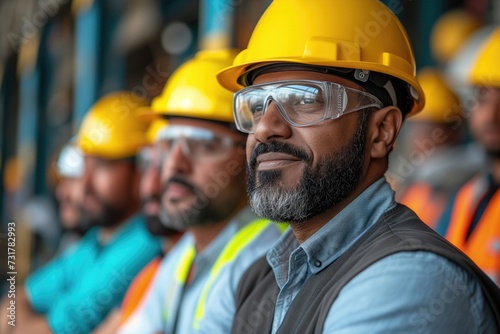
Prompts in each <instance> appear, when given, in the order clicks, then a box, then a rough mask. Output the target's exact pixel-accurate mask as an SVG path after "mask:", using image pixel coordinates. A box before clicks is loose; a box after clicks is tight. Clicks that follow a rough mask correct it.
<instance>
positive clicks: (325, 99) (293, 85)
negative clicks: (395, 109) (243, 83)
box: [234, 80, 383, 133]
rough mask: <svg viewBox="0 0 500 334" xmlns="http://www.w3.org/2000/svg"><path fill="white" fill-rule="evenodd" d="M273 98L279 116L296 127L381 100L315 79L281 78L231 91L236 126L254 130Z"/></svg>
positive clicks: (358, 91) (251, 131)
mask: <svg viewBox="0 0 500 334" xmlns="http://www.w3.org/2000/svg"><path fill="white" fill-rule="evenodd" d="M271 102H274V103H275V105H276V107H277V108H278V110H279V113H280V114H281V116H282V117H283V118H284V119H285V120H286V121H287V122H288V123H289V124H291V125H293V126H295V127H304V126H309V125H312V124H316V123H319V122H323V121H325V120H329V119H336V118H339V117H340V116H342V115H345V114H348V113H351V112H354V111H358V110H362V109H365V108H370V107H375V108H379V109H380V108H382V107H383V104H382V102H380V100H379V99H378V98H376V97H375V96H373V95H372V94H370V93H367V92H363V91H360V90H357V89H353V88H348V87H344V86H342V85H339V84H336V83H333V82H328V81H317V80H283V81H276V82H272V83H264V84H260V85H252V86H249V87H246V88H243V89H242V90H240V91H238V92H237V93H236V94H235V95H234V116H235V121H236V126H237V127H238V130H240V131H242V132H246V133H255V129H256V128H257V125H258V124H259V121H260V119H261V118H262V117H263V116H264V114H265V113H266V110H267V107H268V106H269V104H270V103H271Z"/></svg>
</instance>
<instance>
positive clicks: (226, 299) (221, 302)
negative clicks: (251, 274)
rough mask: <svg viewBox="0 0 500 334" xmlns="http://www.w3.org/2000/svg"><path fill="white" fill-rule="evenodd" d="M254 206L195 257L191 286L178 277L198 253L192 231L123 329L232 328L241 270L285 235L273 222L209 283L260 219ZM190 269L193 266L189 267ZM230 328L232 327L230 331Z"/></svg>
mask: <svg viewBox="0 0 500 334" xmlns="http://www.w3.org/2000/svg"><path fill="white" fill-rule="evenodd" d="M255 219H256V217H255V215H254V214H253V213H252V212H251V211H250V209H249V208H246V209H245V210H243V211H241V212H240V213H239V214H238V215H237V216H236V217H235V218H233V219H232V220H231V222H230V223H229V224H228V225H227V226H226V227H225V228H224V229H223V230H222V231H221V232H220V233H219V234H218V235H217V237H216V238H215V239H214V240H213V241H212V242H211V243H210V244H209V245H208V246H207V248H205V249H204V250H203V251H202V252H200V253H198V254H195V257H194V259H193V260H192V261H193V262H192V265H191V267H192V268H193V269H192V276H191V280H190V282H189V284H188V285H186V284H185V281H183V280H180V279H179V277H178V273H179V268H182V267H185V263H183V262H185V259H186V254H187V253H189V252H194V238H193V236H192V235H191V234H189V233H186V234H185V235H184V236H183V237H182V238H181V239H180V240H179V242H178V243H177V244H176V245H175V246H174V247H173V248H172V250H171V251H170V252H169V253H168V254H167V255H166V256H165V257H164V259H163V260H162V263H161V265H160V267H159V269H158V271H157V274H156V275H155V278H154V280H153V282H152V284H151V288H150V289H148V292H147V294H146V296H145V297H144V298H143V300H142V302H141V304H140V305H139V307H138V308H137V309H136V310H135V311H134V313H133V314H132V315H131V316H130V317H129V319H128V320H127V321H126V322H125V323H124V324H123V325H122V326H121V327H120V330H119V331H118V333H120V334H129V333H130V334H137V333H142V334H156V333H158V332H164V333H170V334H172V333H174V328H175V333H181V334H188V333H195V332H198V331H203V332H205V331H206V330H208V329H209V328H211V329H212V330H213V331H211V332H210V333H212V334H215V333H224V332H226V331H227V332H228V331H229V329H230V327H231V324H232V318H233V316H234V312H235V306H234V294H235V291H236V288H237V285H238V282H239V280H240V278H241V275H242V274H243V273H244V272H245V270H246V269H247V268H248V267H249V266H250V265H251V264H252V262H253V261H254V260H256V259H257V258H259V257H261V256H263V255H264V254H265V253H266V252H267V250H269V248H270V247H271V246H272V245H273V243H274V242H275V241H276V240H277V239H278V238H279V237H280V236H281V231H280V229H279V228H278V227H277V226H276V225H275V224H274V223H272V222H267V224H266V225H265V228H264V229H262V230H261V231H260V233H259V234H258V235H257V236H256V237H255V238H254V239H253V240H252V242H250V243H248V244H246V245H244V248H242V249H240V250H239V252H238V253H237V256H236V257H234V258H231V259H230V260H229V261H227V262H226V263H225V265H224V266H222V268H221V270H220V272H219V273H218V275H217V279H216V281H215V282H214V284H213V285H207V284H209V283H207V282H209V278H210V275H211V271H212V270H213V268H214V265H215V264H216V263H217V261H218V259H219V256H221V254H222V253H223V252H224V250H225V249H226V248H225V247H226V246H227V245H228V243H229V242H231V241H232V240H233V238H234V237H235V236H236V235H238V233H239V232H240V231H242V230H243V229H244V228H245V227H246V226H248V225H249V223H251V222H253V221H255ZM187 268H189V265H188V266H187ZM207 286H208V289H207V291H208V295H207V296H206V302H207V304H206V305H205V314H204V316H203V317H202V319H200V322H199V324H198V329H197V328H195V327H194V324H195V314H196V311H197V308H198V303H199V301H200V297H201V296H202V293H203V291H205V289H206V287H207ZM226 329H227V330H226Z"/></svg>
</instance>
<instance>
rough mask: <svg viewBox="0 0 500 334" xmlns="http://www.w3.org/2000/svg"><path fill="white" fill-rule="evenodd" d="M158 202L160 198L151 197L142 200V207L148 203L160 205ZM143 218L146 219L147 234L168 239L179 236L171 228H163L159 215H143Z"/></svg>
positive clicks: (177, 232) (176, 231) (156, 196)
mask: <svg viewBox="0 0 500 334" xmlns="http://www.w3.org/2000/svg"><path fill="white" fill-rule="evenodd" d="M160 201H161V199H160V196H158V195H152V196H149V197H148V198H145V199H143V201H142V206H143V207H144V206H146V204H147V203H149V202H155V203H160ZM143 211H144V210H143ZM144 217H145V219H146V227H147V228H148V231H149V233H151V234H152V235H156V236H159V237H167V238H170V237H173V236H175V235H177V234H179V231H178V230H174V229H172V228H169V227H168V226H165V225H164V224H163V222H162V221H161V219H160V217H159V214H156V215H153V214H144Z"/></svg>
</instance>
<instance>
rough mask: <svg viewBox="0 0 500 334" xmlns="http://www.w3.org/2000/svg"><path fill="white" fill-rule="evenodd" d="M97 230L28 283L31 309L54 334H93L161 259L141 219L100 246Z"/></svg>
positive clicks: (89, 233)
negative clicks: (147, 267)
mask: <svg viewBox="0 0 500 334" xmlns="http://www.w3.org/2000/svg"><path fill="white" fill-rule="evenodd" d="M98 232H99V227H94V228H92V229H90V230H89V231H88V232H87V233H86V234H85V236H84V237H83V238H82V239H81V241H80V242H79V243H77V244H76V245H75V246H74V247H72V248H70V249H68V250H67V251H66V252H64V253H63V254H62V255H61V256H60V257H58V258H55V259H54V260H52V261H51V262H50V263H48V264H47V265H45V266H44V267H42V268H40V269H39V270H37V271H36V272H34V273H33V274H32V275H31V276H30V277H29V278H28V279H27V282H26V291H27V294H28V298H29V300H30V302H31V305H32V307H33V308H34V310H35V311H37V312H38V313H40V314H42V315H44V316H45V317H46V318H47V321H48V323H49V326H50V328H51V329H52V331H53V332H54V333H57V334H59V333H71V334H78V333H89V332H91V331H92V330H93V329H94V328H95V327H97V325H98V324H99V323H100V322H101V321H102V320H103V319H104V318H105V317H106V315H107V314H108V312H109V311H110V310H111V309H113V308H114V307H117V306H119V305H120V303H121V301H122V299H123V297H124V295H125V292H126V291H127V288H128V286H129V284H130V283H131V281H132V279H133V278H134V276H135V275H137V273H138V272H139V271H140V270H141V269H142V268H143V267H144V266H145V265H146V264H147V263H149V261H151V260H152V259H153V258H154V257H156V256H157V255H158V254H160V250H161V248H160V241H159V239H158V238H156V237H154V236H152V235H151V234H150V233H149V232H148V231H147V229H146V226H145V222H144V220H143V218H142V217H141V216H134V217H132V218H131V219H129V220H128V221H127V222H125V223H124V225H123V226H122V227H121V228H120V229H119V230H118V231H117V232H116V234H115V235H114V236H113V237H112V239H111V240H109V242H108V243H107V244H105V245H102V244H101V243H100V242H99V239H98Z"/></svg>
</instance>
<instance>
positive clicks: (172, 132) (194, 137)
mask: <svg viewBox="0 0 500 334" xmlns="http://www.w3.org/2000/svg"><path fill="white" fill-rule="evenodd" d="M235 54H236V52H235V51H233V50H217V51H200V52H198V53H197V54H196V55H195V57H194V58H192V59H190V60H189V61H187V62H186V63H184V64H183V65H181V66H180V67H179V68H178V69H177V70H176V71H175V72H174V73H173V74H172V76H171V77H170V79H169V80H168V82H167V84H166V86H165V88H164V90H163V92H162V94H161V95H160V96H159V97H157V98H156V99H154V100H153V102H152V106H151V109H152V111H154V112H155V113H156V114H157V115H158V116H160V117H166V118H167V119H168V122H169V124H168V126H167V127H166V128H165V129H164V130H162V131H160V133H159V134H158V138H157V142H158V146H157V147H158V151H159V154H160V157H161V186H162V193H161V209H160V220H161V222H162V223H163V224H165V225H166V226H168V227H171V228H174V229H178V230H184V231H186V233H185V234H184V236H183V237H182V238H181V239H180V240H179V241H178V243H177V244H176V245H175V246H174V247H173V248H172V249H171V250H170V252H169V253H168V254H167V255H166V256H165V257H164V259H163V260H162V263H161V264H160V268H159V269H158V272H157V273H156V276H155V278H154V281H153V282H152V286H151V288H150V289H149V290H148V292H147V295H146V297H145V300H144V301H143V302H142V303H141V304H140V306H139V308H138V309H137V310H136V311H135V312H134V313H133V314H132V315H131V316H130V317H129V318H128V320H127V321H126V322H125V324H123V326H121V328H120V330H119V331H118V333H120V334H124V333H158V332H162V333H163V332H164V333H182V334H184V333H195V332H198V331H200V330H203V329H206V328H208V326H217V328H225V330H222V331H215V332H217V333H224V332H227V331H229V329H230V326H231V322H232V318H233V315H234V311H235V305H234V292H235V291H236V287H237V284H238V281H239V279H240V277H241V275H242V274H243V272H244V271H245V270H246V269H247V268H248V266H249V265H250V264H251V263H252V262H253V261H254V260H255V259H256V258H257V257H259V256H260V255H262V254H264V253H265V252H266V251H267V250H268V249H269V248H270V247H271V245H272V244H273V243H274V242H275V240H276V239H277V238H278V237H279V236H280V235H281V230H280V228H278V227H277V226H276V225H274V224H271V223H269V222H268V221H267V220H263V219H257V217H256V216H255V215H254V214H252V212H251V211H250V208H249V207H248V203H247V196H246V192H245V152H244V149H243V147H244V145H245V140H246V135H245V134H242V133H240V132H238V131H237V130H236V127H235V125H234V117H233V113H232V94H231V92H229V91H228V90H226V89H223V88H222V87H221V86H220V85H219V84H218V83H217V80H216V74H217V72H218V71H220V70H221V69H222V68H224V67H226V66H229V65H230V64H231V62H232V60H233V58H234V55H235ZM212 311H214V312H215V313H214V314H215V316H211V317H210V318H209V317H208V314H212V313H211V312H212ZM213 322H215V324H214V323H213Z"/></svg>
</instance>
